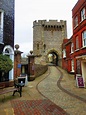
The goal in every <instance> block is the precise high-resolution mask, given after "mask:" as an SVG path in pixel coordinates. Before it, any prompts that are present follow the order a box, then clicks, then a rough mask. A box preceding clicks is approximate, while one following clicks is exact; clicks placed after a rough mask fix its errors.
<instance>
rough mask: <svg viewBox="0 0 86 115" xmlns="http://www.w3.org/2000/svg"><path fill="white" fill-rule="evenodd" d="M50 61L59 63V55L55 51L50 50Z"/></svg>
mask: <svg viewBox="0 0 86 115" xmlns="http://www.w3.org/2000/svg"><path fill="white" fill-rule="evenodd" d="M48 63H51V64H53V65H58V55H57V54H56V53H55V52H50V53H49V54H48Z"/></svg>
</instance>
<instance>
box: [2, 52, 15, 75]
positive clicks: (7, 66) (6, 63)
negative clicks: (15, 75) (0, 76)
mask: <svg viewBox="0 0 86 115" xmlns="http://www.w3.org/2000/svg"><path fill="white" fill-rule="evenodd" d="M12 68H13V62H12V60H11V59H10V58H9V57H8V56H7V55H2V54H0V71H1V72H5V73H7V72H8V71H10V70H11V69H12Z"/></svg>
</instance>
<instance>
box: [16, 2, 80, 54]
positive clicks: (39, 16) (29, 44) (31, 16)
mask: <svg viewBox="0 0 86 115" xmlns="http://www.w3.org/2000/svg"><path fill="white" fill-rule="evenodd" d="M77 1H78V0H15V44H19V46H20V48H19V50H21V51H22V52H24V53H29V51H30V50H33V28H32V27H33V21H35V20H47V21H48V20H66V21H67V37H68V38H70V37H71V35H72V8H73V7H74V5H75V4H76V2H77Z"/></svg>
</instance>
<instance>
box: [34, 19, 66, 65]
mask: <svg viewBox="0 0 86 115" xmlns="http://www.w3.org/2000/svg"><path fill="white" fill-rule="evenodd" d="M65 38H67V28H66V21H63V20H60V21H58V20H49V21H46V20H38V21H34V22H33V54H34V55H41V58H40V61H41V60H42V61H43V60H46V61H47V57H48V54H49V53H52V52H55V54H56V55H57V56H58V65H59V66H61V65H62V64H61V59H62V42H63V39H65Z"/></svg>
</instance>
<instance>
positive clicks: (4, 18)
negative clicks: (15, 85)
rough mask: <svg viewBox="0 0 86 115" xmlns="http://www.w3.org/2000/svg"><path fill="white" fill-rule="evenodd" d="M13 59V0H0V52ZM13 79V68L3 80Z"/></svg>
mask: <svg viewBox="0 0 86 115" xmlns="http://www.w3.org/2000/svg"><path fill="white" fill-rule="evenodd" d="M1 53H2V54H4V55H8V56H9V57H10V59H12V61H14V0H0V54H1ZM9 80H13V69H12V70H11V71H10V72H8V73H7V76H5V78H4V81H9Z"/></svg>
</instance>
